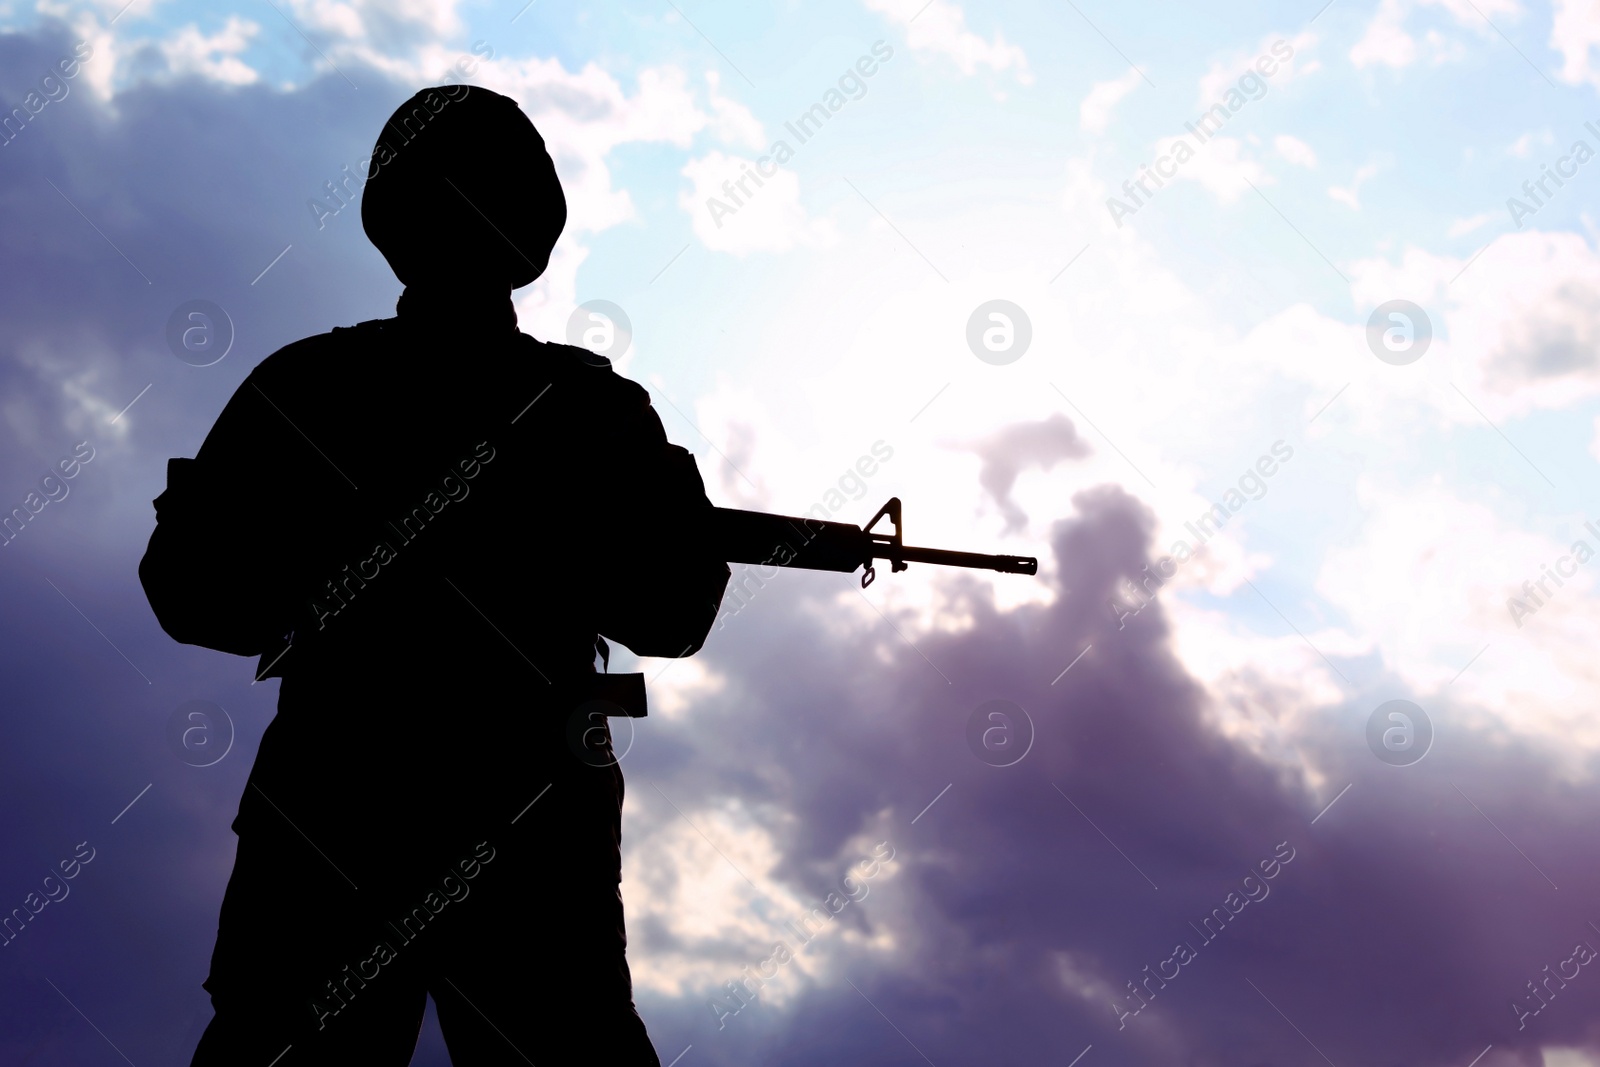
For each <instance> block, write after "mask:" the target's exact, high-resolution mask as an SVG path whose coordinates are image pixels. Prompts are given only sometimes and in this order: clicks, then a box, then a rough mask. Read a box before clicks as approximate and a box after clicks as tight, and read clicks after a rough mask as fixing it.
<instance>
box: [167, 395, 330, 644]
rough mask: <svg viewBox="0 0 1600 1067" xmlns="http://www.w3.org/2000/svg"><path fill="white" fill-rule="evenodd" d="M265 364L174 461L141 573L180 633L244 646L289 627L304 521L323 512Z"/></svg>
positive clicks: (194, 640) (192, 639)
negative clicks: (290, 579)
mask: <svg viewBox="0 0 1600 1067" xmlns="http://www.w3.org/2000/svg"><path fill="white" fill-rule="evenodd" d="M266 369H267V364H266V363H263V364H262V366H260V367H257V368H256V370H255V371H253V372H252V373H251V375H250V376H249V377H248V378H246V379H245V381H244V383H243V384H242V385H241V386H240V387H239V389H238V390H237V391H236V392H235V393H234V395H233V397H232V399H230V400H229V401H228V404H227V406H226V407H225V408H224V409H223V411H222V414H221V415H220V416H218V418H217V421H216V424H215V425H214V426H213V427H212V429H211V432H210V433H209V434H208V435H207V436H206V439H205V442H204V443H203V444H202V445H201V447H200V450H199V452H198V453H197V454H196V455H195V457H194V458H193V459H174V460H170V461H168V466H167V487H166V490H165V491H164V492H163V493H162V494H161V495H160V496H158V497H156V499H155V501H154V503H155V508H156V528H155V532H154V533H153V534H152V535H151V537H150V544H149V547H148V548H147V549H146V551H145V555H144V558H143V559H142V560H141V561H140V563H139V580H140V582H141V584H142V585H143V586H144V590H145V595H146V597H147V598H148V599H149V601H150V607H151V608H152V609H153V610H154V612H155V615H156V619H157V621H159V622H160V623H161V628H162V629H163V630H165V631H166V632H167V633H168V634H169V635H170V636H171V637H173V638H174V639H175V640H178V641H181V642H183V643H184V644H193V645H201V646H203V647H205V648H212V649H216V650H218V651H221V652H229V653H232V654H234V655H240V656H255V655H260V654H261V653H262V651H263V650H264V649H266V648H267V647H268V646H269V645H270V644H272V643H273V642H274V641H275V640H276V639H277V638H279V637H281V636H282V635H281V632H280V631H281V629H282V627H283V625H284V621H285V618H286V615H287V609H288V607H289V605H288V604H287V603H286V598H285V595H284V594H285V591H286V589H287V588H288V584H287V581H286V579H287V576H288V574H289V573H290V571H291V569H292V567H293V562H292V550H291V547H290V546H291V545H292V544H293V542H294V541H295V540H296V528H297V527H298V526H299V525H300V524H301V523H303V522H306V521H314V515H315V509H314V508H312V509H310V513H309V514H308V510H307V509H306V508H305V507H304V506H303V504H304V501H305V500H306V498H307V497H308V496H309V495H310V489H311V487H310V486H307V485H303V484H302V485H301V486H300V487H299V490H298V491H297V490H296V487H295V485H294V482H295V480H296V476H295V474H294V471H295V470H296V469H298V468H299V466H300V464H298V463H297V462H295V461H296V460H297V459H299V458H300V457H299V456H298V454H297V453H298V450H297V449H296V448H295V447H294V445H295V442H291V441H290V440H288V437H289V436H290V435H292V434H293V429H292V427H290V426H289V425H287V424H286V423H285V421H284V417H283V416H282V415H281V414H279V413H278V412H277V411H274V410H273V408H272V406H271V403H270V402H269V401H268V400H267V397H266V395H265V394H266V393H270V392H271V389H272V387H271V386H263V385H262V384H261V383H262V382H263V381H267V382H271V381H273V380H274V378H273V376H272V375H271V374H270V373H263V372H264V371H265V370H266Z"/></svg>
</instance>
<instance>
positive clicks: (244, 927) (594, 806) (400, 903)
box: [192, 683, 660, 1067]
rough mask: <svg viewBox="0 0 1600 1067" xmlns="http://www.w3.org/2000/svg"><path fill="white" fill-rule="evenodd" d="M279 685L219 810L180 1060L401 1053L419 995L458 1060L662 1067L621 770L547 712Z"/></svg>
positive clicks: (369, 1057)
mask: <svg viewBox="0 0 1600 1067" xmlns="http://www.w3.org/2000/svg"><path fill="white" fill-rule="evenodd" d="M291 696H292V694H291V691H290V686H289V685H288V684H287V683H286V684H285V688H284V693H283V697H282V698H281V699H280V710H279V715H278V718H277V719H275V720H274V721H273V722H272V724H271V725H270V726H269V727H268V729H267V733H266V735H265V736H264V737H263V740H262V745H261V751H260V753H259V754H258V756H257V759H256V763H255V765H254V767H253V768H252V770H251V775H250V780H249V782H248V783H247V784H246V787H245V794H244V797H243V798H242V800H241V802H240V806H239V816H238V818H237V819H236V820H235V821H234V830H235V832H236V834H237V835H238V851H237V855H236V858H235V861H234V868H233V873H232V876H231V877H230V879H229V881H228V887H227V890H226V892H225V894H224V896H223V901H222V909H221V915H220V918H219V922H218V929H217V941H216V948H215V950H214V952H213V954H212V958H211V970H210V975H209V977H208V978H207V979H206V982H205V984H204V987H205V989H206V991H207V992H208V993H210V995H211V1001H212V1006H213V1009H214V1012H215V1014H214V1017H213V1019H212V1021H211V1023H210V1025H209V1026H208V1027H207V1028H206V1031H205V1033H204V1035H203V1036H202V1037H201V1040H200V1043H199V1046H198V1048H197V1049H196V1051H195V1055H194V1059H193V1061H192V1062H193V1067H222V1065H226V1067H256V1065H259V1067H269V1065H270V1067H317V1065H323V1064H328V1065H332V1064H340V1065H345V1064H352V1063H359V1064H363V1065H371V1067H390V1065H394V1067H401V1065H404V1064H407V1063H409V1062H410V1059H411V1056H412V1053H413V1052H414V1051H415V1048H416V1042H417V1037H418V1034H419V1032H420V1029H421V1024H422V1018H423V1012H424V1009H425V1006H426V998H427V997H429V996H431V997H433V999H434V1004H435V1007H436V1009H437V1012H438V1017H439V1024H440V1028H441V1029H442V1030H443V1033H444V1039H445V1044H446V1045H447V1047H448V1049H449V1052H450V1058H451V1062H452V1064H454V1065H455V1067H487V1065H499V1064H525V1063H535V1064H538V1065H539V1067H549V1065H552V1064H590V1063H595V1064H598V1063H605V1064H617V1065H621V1067H635V1065H637V1067H659V1065H660V1061H659V1060H658V1058H657V1057H656V1053H655V1050H654V1049H653V1047H652V1046H651V1043H650V1039H649V1036H648V1034H647V1032H646V1029H645V1026H644V1023H643V1021H642V1020H641V1019H640V1017H639V1014H638V1012H637V1010H636V1009H635V1007H634V1004H633V995H632V979H631V975H630V972H629V969H628V963H627V958H626V949H627V933H626V929H625V924H624V920H623V908H622V898H621V893H620V880H621V848H620V845H621V811H622V800H623V778H622V773H621V770H620V768H619V767H618V766H617V765H616V764H615V763H614V762H610V761H608V760H606V759H605V758H600V759H596V758H594V754H593V752H592V751H591V752H590V753H589V754H588V755H587V756H586V757H585V758H579V757H578V756H577V755H575V753H574V752H573V751H572V750H571V746H570V745H569V744H568V743H567V737H568V736H569V734H570V731H567V730H565V729H563V724H561V723H560V722H557V721H550V720H548V718H547V719H545V720H540V719H539V718H538V717H536V716H530V717H529V718H528V720H527V721H526V722H523V723H521V724H519V725H516V726H507V725H506V723H507V721H508V717H507V716H505V715H499V716H494V717H490V716H484V717H483V719H482V722H487V723H492V726H490V727H483V726H482V725H481V723H476V722H475V723H473V724H472V725H471V726H466V725H465V724H464V723H463V722H462V721H461V720H468V719H471V718H472V716H471V715H460V716H458V718H457V721H456V722H455V723H454V725H453V726H447V727H441V726H440V725H438V723H437V717H438V716H439V713H440V709H439V708H437V707H428V708H427V711H428V712H429V713H430V717H429V718H426V719H425V718H424V717H423V716H422V715H421V714H420V711H421V710H422V709H420V708H419V709H417V710H418V712H419V714H416V715H404V714H401V715H391V716H389V717H387V718H386V719H384V720H381V721H378V720H373V719H369V718H365V717H360V716H356V717H353V721H351V720H352V717H349V716H347V719H346V721H344V722H339V721H338V715H337V712H338V711H339V710H340V709H339V708H338V707H337V705H338V704H339V703H340V701H339V700H338V699H333V700H330V699H328V697H329V694H319V695H318V697H317V698H313V699H305V694H304V693H298V694H293V697H294V698H293V699H291ZM347 696H348V697H349V699H366V700H370V699H371V698H370V695H369V696H367V697H365V698H358V697H357V696H356V695H355V694H347ZM397 699H398V698H397ZM408 703H411V704H413V705H415V704H416V703H418V700H417V698H416V696H415V695H413V697H411V698H408ZM421 703H424V704H427V703H431V702H428V701H422V702H421ZM348 708H349V705H348V704H346V705H344V708H343V710H344V711H346V712H348ZM393 708H394V705H393V704H392V703H391V704H390V709H391V710H393ZM330 720H332V721H330ZM446 721H448V720H446ZM602 733H603V731H602ZM586 736H588V737H589V738H591V739H592V738H593V736H594V731H593V730H590V731H588V732H587V735H586ZM601 742H602V743H601V746H600V747H602V748H603V750H604V753H605V755H609V753H610V747H609V746H610V741H609V735H605V736H603V737H602V739H601ZM591 743H592V742H591Z"/></svg>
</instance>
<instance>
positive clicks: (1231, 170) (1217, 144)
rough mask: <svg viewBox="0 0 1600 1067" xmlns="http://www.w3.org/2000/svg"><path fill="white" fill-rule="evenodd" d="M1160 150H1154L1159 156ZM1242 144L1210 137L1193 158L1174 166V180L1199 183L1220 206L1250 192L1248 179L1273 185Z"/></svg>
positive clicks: (1228, 138) (1227, 138)
mask: <svg viewBox="0 0 1600 1067" xmlns="http://www.w3.org/2000/svg"><path fill="white" fill-rule="evenodd" d="M1160 151H1161V149H1159V148H1157V149H1156V153H1157V154H1159V153H1160ZM1244 153H1245V149H1244V142H1243V141H1240V140H1239V139H1237V138H1235V137H1213V138H1211V139H1210V140H1209V141H1207V142H1206V143H1205V144H1204V145H1202V146H1201V147H1200V149H1199V151H1197V152H1196V153H1195V155H1194V158H1193V159H1191V160H1189V161H1188V162H1187V163H1184V164H1183V165H1182V166H1180V167H1178V177H1180V178H1187V179H1189V180H1190V181H1195V182H1199V183H1200V184H1201V185H1202V186H1204V187H1205V188H1206V190H1207V191H1208V192H1210V193H1211V194H1212V195H1214V196H1215V197H1216V198H1217V199H1218V200H1220V201H1222V202H1223V203H1224V204H1231V203H1233V202H1234V201H1236V200H1238V199H1239V197H1240V196H1242V195H1244V194H1245V193H1247V192H1249V191H1250V186H1248V185H1246V184H1245V182H1246V180H1247V179H1248V180H1249V181H1251V182H1254V183H1255V184H1256V185H1273V184H1275V183H1276V182H1277V179H1276V178H1274V177H1273V176H1272V175H1271V174H1269V173H1268V172H1267V169H1266V168H1265V167H1263V166H1262V165H1261V164H1260V162H1258V161H1257V160H1254V159H1251V158H1249V157H1248V156H1247V155H1245V154H1244Z"/></svg>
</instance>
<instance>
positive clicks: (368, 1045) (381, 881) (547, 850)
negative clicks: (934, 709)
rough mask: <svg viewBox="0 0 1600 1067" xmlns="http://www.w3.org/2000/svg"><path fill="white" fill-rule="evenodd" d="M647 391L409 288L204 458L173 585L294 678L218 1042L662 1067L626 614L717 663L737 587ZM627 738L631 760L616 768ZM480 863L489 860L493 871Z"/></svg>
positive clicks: (314, 354) (272, 749)
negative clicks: (598, 656)
mask: <svg viewBox="0 0 1600 1067" xmlns="http://www.w3.org/2000/svg"><path fill="white" fill-rule="evenodd" d="M708 506H709V501H708V500H707V498H706V495H705V490H704V486H703V484H702V482H701V479H700V476H699V474H698V472H697V471H696V469H695V465H694V460H693V457H692V456H690V455H689V453H687V452H686V451H685V450H683V449H681V448H678V447H676V446H674V445H671V444H669V443H668V441H667V438H666V435H665V432H664V431H663V428H662V425H661V421H660V419H659V418H658V417H657V415H656V413H655V412H654V410H653V409H652V408H651V406H650V402H649V397H648V394H647V393H646V391H645V390H644V389H643V388H641V387H640V386H638V385H637V384H635V383H633V382H631V381H628V380H627V379H625V378H623V377H621V376H620V375H617V374H616V373H615V372H614V371H613V370H612V369H611V367H610V365H609V364H608V363H607V362H606V361H605V360H603V359H600V358H598V357H596V356H593V355H592V354H590V353H588V352H586V351H584V350H582V349H576V348H572V347H569V346H565V345H555V344H544V343H541V342H539V341H536V340H534V339H533V338H531V337H529V336H527V335H525V334H522V333H520V332H518V331H517V329H516V317H515V313H514V311H513V309H512V306H511V302H510V300H509V298H508V297H507V296H505V295H502V294H494V293H491V294H488V295H482V294H475V293H469V292H466V291H462V290H440V289H439V288H437V287H419V286H410V287H408V288H407V289H406V292H405V293H404V295H403V296H402V297H401V300H400V303H399V306H398V308H397V315H396V317H395V318H392V319H384V320H377V321H373V322H368V323H363V324H361V325H360V326H357V327H353V328H349V329H336V330H334V331H332V332H331V333H328V334H323V335H321V336H317V337H311V338H307V339H305V340H302V341H298V342H296V343H294V344H291V345H289V346H287V347H285V348H283V349H281V350H280V351H278V352H276V353H275V354H273V355H272V356H270V357H269V358H267V359H266V360H265V361H263V362H262V363H261V364H260V365H259V366H258V367H257V368H256V369H255V370H254V371H253V372H252V373H251V374H250V376H249V377H248V379H247V380H246V381H245V383H244V384H243V385H242V386H241V387H240V388H239V390H238V391H237V393H236V394H235V395H234V397H233V399H232V400H231V401H230V402H229V404H228V405H227V407H226V409H225V410H224V411H223V413H222V415H221V416H220V417H219V418H218V420H217V423H216V425H215V427H214V428H213V429H212V431H211V433H210V435H209V436H208V437H207V438H206V440H205V443H204V444H203V446H202V447H201V449H200V451H199V453H198V454H197V455H196V456H195V458H194V459H193V460H174V461H172V464H171V465H170V467H169V480H168V488H167V491H166V492H164V493H163V494H162V495H161V496H160V497H158V498H157V500H156V508H157V518H158V524H157V527H156V531H155V533H154V535H153V537H152V538H151V542H150V548H149V551H148V553H147V555H146V556H145V558H144V561H143V562H142V564H141V566H140V575H141V578H142V580H143V582H144V585H145V588H146V590H147V592H148V595H149V598H150V602H151V604H152V606H153V607H154V608H155V610H156V614H157V616H158V618H159V619H160V621H161V623H162V625H163V627H164V628H165V629H166V630H167V631H168V632H169V633H170V634H172V635H173V636H174V637H175V638H177V639H178V640H180V641H185V642H190V643H195V644H200V645H204V646H206V647H210V648H217V649H221V650H224V651H228V652H232V653H236V654H241V655H251V656H259V657H260V660H259V664H258V671H259V673H260V674H261V676H263V677H272V676H278V677H281V678H282V689H281V693H280V697H279V710H278V714H277V717H276V718H275V719H274V720H273V722H272V723H271V725H270V726H269V727H268V729H267V731H266V734H265V736H264V738H263V740H262V744H261V749H260V752H259V754H258V756H257V759H256V763H255V766H254V767H253V769H252V771H251V774H250V780H249V783H248V785H247V787H246V789H245V794H244V796H243V798H242V800H241V803H240V807H239V815H238V818H237V820H236V821H235V823H234V830H235V831H236V832H237V834H238V837H239V847H238V855H237V859H236V862H235V867H234V873H233V877H232V879H231V880H230V882H229V885H228V889H227V893H226V896H225V897H224V900H223V905H222V913H221V920H220V924H219V931H218V938H217V945H216V950H215V953H214V955H213V958H212V965H211V974H210V977H209V979H208V980H207V982H206V989H207V990H208V991H209V992H210V993H211V995H212V1001H213V1004H214V1006H215V1009H216V1018H215V1019H214V1021H213V1022H212V1024H211V1026H210V1028H209V1029H208V1030H207V1032H206V1035H205V1037H204V1038H203V1039H202V1041H201V1044H200V1048H199V1050H198V1051H197V1053H196V1056H195V1060H194V1062H195V1063H196V1064H208V1065H209V1064H230V1065H233V1064H252V1063H259V1064H262V1065H266V1064H268V1063H270V1062H272V1060H273V1057H275V1056H277V1055H279V1053H280V1052H282V1051H283V1050H284V1049H285V1048H286V1047H289V1049H290V1050H289V1051H288V1053H287V1054H285V1055H284V1058H283V1059H282V1061H281V1067H294V1065H296V1064H316V1063H330V1064H332V1063H340V1064H343V1063H363V1064H377V1065H383V1064H403V1063H406V1062H408V1060H409V1058H410V1055H411V1051H412V1049H413V1047H414V1044H415V1041H416V1037H417V1032H418V1028H419V1026H420V1022H421V1018H422V1012H423V1008H424V997H425V996H426V995H432V996H433V997H434V999H435V1002H436V1004H437V1007H438V1011H439V1017H440V1022H441V1025H442V1028H443V1030H444V1034H445V1038H446V1041H447V1043H448V1044H449V1046H450V1050H451V1055H452V1059H453V1062H455V1063H456V1064H457V1065H458V1067H463V1065H469V1064H488V1063H520V1062H523V1061H524V1060H525V1059H526V1060H531V1061H532V1062H534V1063H538V1064H540V1065H541V1067H544V1065H546V1064H551V1063H565V1062H589V1061H594V1062H607V1063H619V1064H655V1063H657V1062H658V1061H657V1060H656V1057H655V1054H654V1052H653V1050H652V1049H651V1046H650V1042H649V1039H648V1037H647V1036H646V1034H645V1029H644V1025H643V1023H642V1022H641V1021H640V1020H639V1017H638V1015H637V1013H636V1012H635V1011H634V1008H633V1004H632V987H631V981H630V977H629V972H628V965H627V962H626V958H625V955H624V950H625V945H626V938H625V934H624V927H623V916H622V905H621V900H620V896H619V892H618V882H619V879H620V851H619V841H620V812H621V804H622V796H623V782H622V775H621V772H620V769H619V768H618V767H617V766H615V765H614V763H613V762H612V761H611V760H610V759H608V758H605V757H606V755H608V752H607V751H606V748H605V746H606V745H607V744H608V739H607V738H606V736H605V734H604V731H603V730H597V729H596V728H595V726H594V724H595V723H598V722H599V721H601V720H599V719H594V720H591V721H590V723H589V724H588V728H587V729H586V731H582V734H583V736H584V739H585V741H586V743H588V744H589V745H590V746H591V747H590V750H589V751H587V752H580V751H578V749H577V748H575V747H574V745H573V744H572V743H571V741H572V738H573V737H574V736H575V735H574V733H573V731H572V730H571V729H569V726H570V725H571V723H570V720H571V718H572V715H573V710H574V708H575V707H576V706H577V705H578V704H579V703H580V702H581V701H582V700H583V698H584V697H585V695H587V694H589V692H590V689H592V683H593V681H594V679H595V677H596V672H595V666H594V660H595V649H596V642H597V635H604V636H606V637H610V638H613V639H615V640H617V641H620V642H622V643H623V644H625V645H627V646H628V647H629V648H631V649H632V650H633V651H635V652H636V653H639V654H641V655H649V656H685V655H691V654H693V652H695V651H696V650H698V648H699V647H700V644H701V642H702V641H703V640H704V639H705V637H706V635H707V633H708V632H709V630H710V627H711V625H712V623H713V622H714V620H715V618H716V614H717V608H718V605H719V604H720V601H721V597H722V593H723V590H724V588H725V586H726V583H727V581H728V577H729V571H728V568H727V566H726V564H725V563H723V562H722V561H721V560H719V559H713V558H709V557H708V556H706V554H705V552H704V550H703V548H700V547H698V546H697V545H696V543H695V537H694V533H693V530H694V525H695V523H694V521H693V518H694V515H695V513H696V511H697V509H700V508H705V507H708ZM596 747H598V749H599V750H600V753H601V757H600V758H594V756H595V752H594V749H595V748H596ZM469 871H470V872H471V873H470V874H469Z"/></svg>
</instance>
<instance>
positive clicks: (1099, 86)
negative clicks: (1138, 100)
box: [1078, 67, 1143, 133]
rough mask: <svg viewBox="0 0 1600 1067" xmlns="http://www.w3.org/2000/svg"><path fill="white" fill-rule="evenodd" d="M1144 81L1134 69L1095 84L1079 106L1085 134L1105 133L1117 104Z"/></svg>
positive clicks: (1080, 119) (1080, 120)
mask: <svg viewBox="0 0 1600 1067" xmlns="http://www.w3.org/2000/svg"><path fill="white" fill-rule="evenodd" d="M1141 80H1143V79H1141V78H1140V76H1139V72H1138V71H1137V70H1135V69H1133V68H1131V67H1130V68H1129V69H1128V73H1126V74H1124V75H1123V76H1122V77H1120V78H1113V79H1112V80H1110V81H1105V82H1095V83H1094V86H1093V87H1092V88H1091V89H1090V90H1089V95H1088V96H1086V97H1084V98H1083V103H1082V104H1080V105H1079V106H1078V125H1079V127H1080V128H1081V129H1082V130H1083V131H1084V132H1085V133H1104V132H1105V131H1106V126H1107V125H1109V124H1110V122H1111V111H1112V109H1113V108H1115V107H1116V106H1117V103H1118V102H1119V101H1120V100H1121V99H1122V98H1123V97H1125V96H1127V95H1128V94H1129V93H1131V92H1133V90H1135V89H1137V88H1138V87H1139V82H1140V81H1141Z"/></svg>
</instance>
